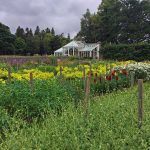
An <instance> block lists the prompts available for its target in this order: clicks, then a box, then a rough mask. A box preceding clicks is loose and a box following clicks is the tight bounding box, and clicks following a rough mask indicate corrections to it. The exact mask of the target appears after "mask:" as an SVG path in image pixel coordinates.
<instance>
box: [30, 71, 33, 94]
mask: <svg viewBox="0 0 150 150" xmlns="http://www.w3.org/2000/svg"><path fill="white" fill-rule="evenodd" d="M30 87H31V91H32V92H33V73H32V72H30Z"/></svg>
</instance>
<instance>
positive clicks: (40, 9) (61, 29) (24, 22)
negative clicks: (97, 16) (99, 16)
mask: <svg viewBox="0 0 150 150" xmlns="http://www.w3.org/2000/svg"><path fill="white" fill-rule="evenodd" d="M100 2H101V0H0V22H2V23H4V24H6V25H8V26H9V27H10V29H11V31H12V32H14V31H15V30H16V28H17V27H18V26H19V25H20V26H21V27H23V28H25V27H29V28H32V29H33V30H34V29H35V27H36V26H37V25H39V26H40V28H41V29H44V28H46V27H49V28H51V27H54V28H55V30H56V32H57V33H58V34H60V33H65V34H67V33H70V34H71V35H75V34H76V33H77V32H78V31H79V30H80V19H81V18H82V15H83V14H84V13H85V11H86V9H87V8H89V9H90V11H91V12H95V11H97V7H98V5H99V4H100Z"/></svg>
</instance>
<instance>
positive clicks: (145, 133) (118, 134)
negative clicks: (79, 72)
mask: <svg viewBox="0 0 150 150" xmlns="http://www.w3.org/2000/svg"><path fill="white" fill-rule="evenodd" d="M149 91H150V84H149V83H147V84H144V120H143V126H142V129H141V130H139V129H138V127H137V126H138V125H137V119H138V118H137V87H135V88H134V89H132V90H131V89H129V90H127V91H124V92H117V93H112V94H109V95H105V96H101V97H100V98H97V99H94V100H93V99H91V102H90V104H89V107H88V108H89V109H88V115H87V117H85V111H84V109H83V108H82V106H81V107H78V108H74V107H73V106H72V104H71V105H70V106H69V107H67V108H66V109H65V111H64V112H63V113H62V115H61V116H56V115H55V114H54V113H50V114H49V115H48V117H47V119H46V120H45V121H44V122H43V123H41V124H40V125H39V124H36V123H35V124H33V125H32V126H30V127H27V126H24V127H23V128H22V129H20V130H17V131H14V132H12V133H11V134H10V133H9V132H8V133H7V132H6V134H5V135H6V139H5V140H3V142H2V143H1V144H0V147H1V149H49V148H51V149H94V150H99V149H149V146H150V145H149V143H150V134H149V133H150V125H149V122H150V109H149V108H150V103H149V97H150V93H149Z"/></svg>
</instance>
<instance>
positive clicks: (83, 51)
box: [54, 41, 100, 58]
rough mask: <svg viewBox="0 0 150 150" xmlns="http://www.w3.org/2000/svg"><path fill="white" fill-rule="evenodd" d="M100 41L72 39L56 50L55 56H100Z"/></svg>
mask: <svg viewBox="0 0 150 150" xmlns="http://www.w3.org/2000/svg"><path fill="white" fill-rule="evenodd" d="M99 50H100V43H84V42H81V41H72V42H70V43H68V44H67V45H65V46H63V47H62V48H60V49H58V50H56V51H55V52H54V56H75V57H80V58H82V57H84V58H99V57H100V56H99V55H100V53H99Z"/></svg>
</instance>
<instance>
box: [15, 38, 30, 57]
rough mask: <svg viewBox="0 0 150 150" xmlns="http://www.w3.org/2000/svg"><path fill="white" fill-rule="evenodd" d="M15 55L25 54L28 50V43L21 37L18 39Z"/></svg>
mask: <svg viewBox="0 0 150 150" xmlns="http://www.w3.org/2000/svg"><path fill="white" fill-rule="evenodd" d="M14 45H15V53H16V54H24V53H25V49H26V46H27V45H26V43H25V40H24V39H22V38H21V37H17V38H16V40H15V42H14Z"/></svg>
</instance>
